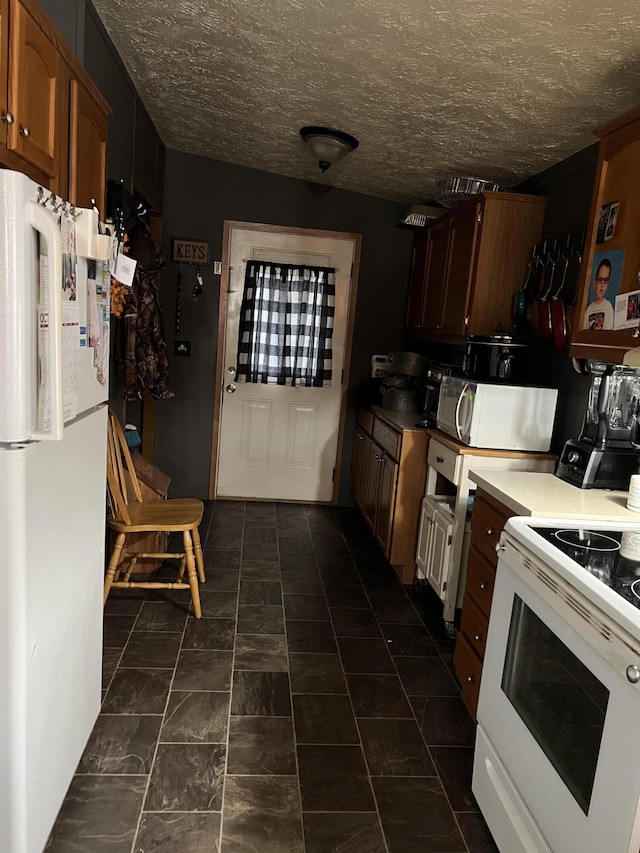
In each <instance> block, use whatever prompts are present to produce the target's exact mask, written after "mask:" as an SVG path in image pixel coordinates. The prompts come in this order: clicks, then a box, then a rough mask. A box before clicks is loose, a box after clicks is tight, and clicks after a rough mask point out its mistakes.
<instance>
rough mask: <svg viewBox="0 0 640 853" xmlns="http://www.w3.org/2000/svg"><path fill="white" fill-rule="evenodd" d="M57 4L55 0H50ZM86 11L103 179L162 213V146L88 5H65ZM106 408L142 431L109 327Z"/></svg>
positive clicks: (117, 338)
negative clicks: (98, 97)
mask: <svg viewBox="0 0 640 853" xmlns="http://www.w3.org/2000/svg"><path fill="white" fill-rule="evenodd" d="M51 2H55V0H51ZM65 3H66V4H67V5H69V4H77V5H78V6H79V7H82V9H83V11H84V17H83V25H84V30H83V35H84V65H85V68H86V70H87V73H88V74H89V76H90V77H91V79H92V80H93V82H94V83H95V84H96V86H97V87H98V89H99V90H100V91H101V92H102V94H103V95H104V97H105V98H106V100H107V101H108V103H109V106H110V107H111V110H112V113H111V115H110V116H109V117H108V119H107V123H108V143H107V178H111V179H113V180H116V181H123V183H124V184H125V185H126V186H127V187H128V188H129V189H134V188H135V189H136V190H137V191H139V192H140V193H142V195H143V196H144V197H145V199H146V200H147V203H148V205H149V206H150V207H151V208H152V209H155V210H158V211H160V210H161V208H162V192H163V189H162V188H163V180H164V174H163V171H164V170H163V162H164V144H163V142H162V140H161V139H160V136H159V135H158V133H157V131H156V129H155V127H154V125H153V122H152V121H151V119H150V118H149V115H148V114H147V112H146V110H145V108H144V106H143V104H142V101H141V100H140V98H139V97H138V94H137V92H136V89H135V87H134V85H133V83H132V81H131V78H130V77H129V75H128V73H127V71H126V69H125V67H124V65H123V63H122V60H121V59H120V56H119V55H118V52H117V51H116V49H115V47H114V45H113V42H112V41H111V39H110V37H109V35H108V33H107V32H106V30H105V28H104V26H103V24H102V22H101V21H100V18H99V17H98V14H97V13H96V11H95V9H94V8H93V6H92V5H91V3H90V2H89V0H65ZM111 332H112V334H111V354H112V357H111V373H110V381H109V403H110V405H111V406H112V408H113V409H114V410H115V411H116V412H117V414H118V415H119V416H120V418H121V419H122V420H123V421H124V420H126V421H129V422H133V423H135V424H136V425H137V426H138V427H142V406H141V404H140V403H139V402H138V401H134V402H129V403H126V404H125V403H124V401H123V390H124V381H123V374H122V371H121V363H122V358H121V353H122V344H121V335H120V332H121V329H119V327H118V323H117V321H116V322H112V324H111Z"/></svg>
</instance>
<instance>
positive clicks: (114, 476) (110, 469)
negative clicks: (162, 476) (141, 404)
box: [107, 409, 142, 524]
mask: <svg viewBox="0 0 640 853" xmlns="http://www.w3.org/2000/svg"><path fill="white" fill-rule="evenodd" d="M107 487H108V492H109V506H110V509H111V514H112V516H113V517H114V518H115V519H117V520H118V521H123V522H124V523H125V524H131V516H130V515H129V510H128V508H127V507H128V505H129V504H130V503H132V502H134V501H138V502H142V494H141V492H140V486H139V484H138V477H137V475H136V471H135V468H134V466H133V460H132V458H131V452H130V450H129V446H128V445H127V440H126V438H125V435H124V430H123V429H122V427H121V426H120V422H119V421H118V418H117V417H116V416H115V414H114V413H113V412H112V410H111V409H109V418H108V430H107Z"/></svg>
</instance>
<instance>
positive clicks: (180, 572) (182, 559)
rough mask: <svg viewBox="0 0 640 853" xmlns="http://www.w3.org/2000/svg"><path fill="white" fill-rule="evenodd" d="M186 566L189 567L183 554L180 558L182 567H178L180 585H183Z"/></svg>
mask: <svg viewBox="0 0 640 853" xmlns="http://www.w3.org/2000/svg"><path fill="white" fill-rule="evenodd" d="M186 565H187V558H186V556H185V555H184V554H183V555H182V557H181V558H180V565H179V566H178V577H177V581H178V583H182V578H183V577H184V570H185V567H186Z"/></svg>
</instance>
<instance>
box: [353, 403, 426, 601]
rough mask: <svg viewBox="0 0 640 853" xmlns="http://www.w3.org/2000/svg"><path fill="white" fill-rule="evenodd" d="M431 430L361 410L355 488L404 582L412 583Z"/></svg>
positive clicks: (358, 501)
mask: <svg viewBox="0 0 640 853" xmlns="http://www.w3.org/2000/svg"><path fill="white" fill-rule="evenodd" d="M427 440H428V439H427V435H426V433H425V431H424V430H408V429H403V428H402V427H401V426H399V425H397V424H394V423H393V419H392V418H389V419H387V418H385V417H384V416H378V415H376V414H375V413H374V412H372V411H369V410H365V409H363V410H362V411H360V412H359V413H358V423H357V426H356V431H355V438H354V448H353V461H352V464H351V481H350V482H351V494H352V495H353V499H354V501H355V503H356V506H357V507H358V509H359V510H360V512H361V513H362V515H363V517H364V520H365V521H366V522H367V525H368V526H369V528H370V530H371V532H372V533H373V535H374V536H375V538H376V541H377V542H378V544H379V545H380V548H381V549H382V552H383V554H384V555H385V557H386V558H387V559H388V560H389V562H390V563H391V565H392V566H393V567H394V569H395V570H396V572H397V574H398V576H399V578H400V580H401V581H402V583H405V584H409V583H412V581H413V579H414V575H415V568H416V564H415V555H416V543H417V538H418V524H419V517H420V505H421V501H422V496H423V495H424V488H425V479H426V472H427Z"/></svg>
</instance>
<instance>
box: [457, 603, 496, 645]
mask: <svg viewBox="0 0 640 853" xmlns="http://www.w3.org/2000/svg"><path fill="white" fill-rule="evenodd" d="M460 627H461V629H462V633H463V634H464V635H465V636H466V638H467V640H468V641H469V643H470V645H471V646H472V647H473V648H474V650H475V651H476V652H477V654H478V655H479V656H480V657H481V658H484V649H485V646H486V644H487V629H488V627H489V618H488V616H487V615H486V614H485V613H483V612H482V610H480V608H479V607H478V605H477V604H476V603H475V602H474V600H473V598H471V596H470V595H465V597H464V601H463V602H462V620H461V623H460Z"/></svg>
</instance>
